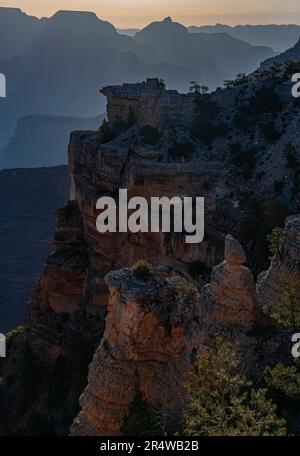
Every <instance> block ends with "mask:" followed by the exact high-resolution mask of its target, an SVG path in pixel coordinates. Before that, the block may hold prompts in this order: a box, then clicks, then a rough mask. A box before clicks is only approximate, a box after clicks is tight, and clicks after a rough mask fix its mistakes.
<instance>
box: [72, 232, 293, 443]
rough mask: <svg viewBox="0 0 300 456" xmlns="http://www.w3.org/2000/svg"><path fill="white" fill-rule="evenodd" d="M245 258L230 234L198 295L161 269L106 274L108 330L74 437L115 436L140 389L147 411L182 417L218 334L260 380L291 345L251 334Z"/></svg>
mask: <svg viewBox="0 0 300 456" xmlns="http://www.w3.org/2000/svg"><path fill="white" fill-rule="evenodd" d="M245 261H246V256H245V253H244V250H243V248H242V247H241V245H240V244H239V243H238V242H237V241H236V240H235V239H234V238H233V237H232V236H227V237H226V240H225V261H224V262H223V263H221V264H220V265H218V266H216V267H215V268H214V269H213V272H212V276H211V282H210V284H208V285H206V286H204V287H203V288H202V290H201V291H200V292H199V291H198V288H197V286H196V285H195V283H192V282H191V281H190V280H187V279H186V277H184V276H182V275H181V274H180V273H178V272H176V271H175V270H173V269H171V268H169V267H166V266H165V265H163V264H158V265H156V267H155V269H154V273H153V275H152V276H151V277H150V278H148V279H145V280H138V279H137V278H136V277H135V273H134V270H132V269H129V268H127V269H122V270H120V271H116V272H111V273H109V274H108V275H107V276H106V279H105V280H106V283H107V284H108V286H109V289H110V296H109V303H108V316H107V319H106V330H105V333H104V335H103V339H102V343H101V345H100V346H99V347H98V349H97V351H96V353H95V356H94V359H93V361H92V363H91V365H90V368H89V376H88V386H87V388H86V389H85V391H84V393H83V395H82V396H81V399H80V405H81V407H82V411H81V412H80V414H79V415H78V417H77V418H76V420H75V421H74V423H73V425H72V428H71V433H72V435H77V436H78V435H80V436H82V435H85V436H87V435H118V434H120V433H121V430H122V424H123V419H124V417H125V416H126V415H127V414H128V411H129V407H130V405H131V404H132V402H133V400H134V397H135V394H136V392H137V391H139V392H141V393H142V395H143V397H144V398H145V399H146V401H147V403H148V404H150V405H151V406H153V407H158V406H159V405H160V404H163V406H164V407H165V408H166V410H168V411H169V413H170V414H171V415H172V416H179V417H180V415H181V413H182V412H183V411H184V409H185V406H186V399H187V396H186V394H187V392H186V386H187V383H188V381H189V375H190V374H191V371H192V370H193V369H194V363H195V361H196V359H197V357H199V356H200V357H201V354H203V353H204V352H205V350H206V349H207V347H209V346H211V345H212V344H215V343H216V337H217V336H223V337H224V338H226V339H227V340H228V339H229V340H233V341H237V340H238V341H239V344H240V349H241V351H242V353H243V368H244V369H245V372H247V373H248V374H249V375H250V376H251V375H254V376H255V380H256V381H257V380H258V378H259V376H261V374H262V371H263V368H264V366H265V364H266V362H267V358H270V357H271V358H272V356H274V358H276V357H278V356H279V354H280V351H282V350H283V346H284V345H285V348H286V347H287V345H288V341H282V339H280V337H278V335H273V336H271V337H270V338H269V340H268V341H266V340H264V338H262V337H257V336H255V331H254V330H255V328H256V327H258V326H259V325H260V324H261V323H262V317H261V308H260V307H259V305H258V295H257V292H256V289H255V282H254V278H253V275H252V273H251V271H250V270H249V269H248V268H246V267H245V266H243V263H244V262H245ZM282 342H283V343H282ZM272 344H273V345H272ZM258 347H259V351H258ZM216 375H217V373H216ZM179 419H180V418H179Z"/></svg>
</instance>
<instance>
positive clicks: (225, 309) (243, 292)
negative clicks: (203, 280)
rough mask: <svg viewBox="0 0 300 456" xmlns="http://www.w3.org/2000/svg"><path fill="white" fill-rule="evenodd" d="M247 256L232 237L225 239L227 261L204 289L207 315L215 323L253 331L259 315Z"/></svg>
mask: <svg viewBox="0 0 300 456" xmlns="http://www.w3.org/2000/svg"><path fill="white" fill-rule="evenodd" d="M245 262H246V254H245V252H244V249H243V248H242V246H241V245H240V244H239V242H238V241H237V240H236V239H234V238H233V237H232V236H227V237H226V239H225V260H224V261H223V263H221V264H220V265H218V266H215V267H214V268H213V270H212V275H211V283H210V284H209V285H207V286H205V287H204V289H203V299H204V301H205V302H206V309H207V311H208V313H207V316H208V315H210V317H209V319H210V321H211V322H212V323H214V324H222V325H224V326H226V325H229V326H230V325H236V326H238V327H241V328H244V329H245V330H246V329H251V328H252V327H253V325H254V323H255V318H256V313H257V296H256V289H255V281H254V277H253V274H252V272H251V271H250V269H248V268H247V267H245V266H244V263H245Z"/></svg>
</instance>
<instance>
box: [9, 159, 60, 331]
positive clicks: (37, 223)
mask: <svg viewBox="0 0 300 456" xmlns="http://www.w3.org/2000/svg"><path fill="white" fill-rule="evenodd" d="M68 188H69V175H68V171H67V167H64V166H61V167H56V168H39V169H36V170H32V169H14V170H10V171H1V172H0V217H1V227H0V249H1V256H0V332H2V333H3V332H6V331H8V330H10V329H13V328H14V327H15V326H16V325H18V324H20V323H21V322H23V319H24V314H25V308H26V302H27V300H28V298H29V296H30V291H31V287H32V285H33V283H34V282H35V280H36V277H37V275H38V274H39V273H40V271H41V268H42V267H43V263H44V261H45V259H46V257H47V255H48V252H49V249H50V241H51V238H52V232H53V218H52V213H53V211H54V210H55V209H56V208H57V207H58V206H60V205H61V204H62V203H63V201H64V200H65V199H66V197H67V194H68Z"/></svg>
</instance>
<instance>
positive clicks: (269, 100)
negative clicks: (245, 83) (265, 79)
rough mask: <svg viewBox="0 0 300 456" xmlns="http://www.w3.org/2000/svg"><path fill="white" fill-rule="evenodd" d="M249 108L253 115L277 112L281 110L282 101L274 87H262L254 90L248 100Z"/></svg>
mask: <svg viewBox="0 0 300 456" xmlns="http://www.w3.org/2000/svg"><path fill="white" fill-rule="evenodd" d="M249 109H250V111H251V112H252V113H253V114H255V115H258V116H259V115H262V114H277V113H278V112H280V111H281V110H282V103H281V101H280V100H279V98H278V95H277V93H276V91H275V88H274V87H263V88H261V89H259V90H257V91H256V93H255V94H254V95H253V96H252V98H251V99H250V102H249Z"/></svg>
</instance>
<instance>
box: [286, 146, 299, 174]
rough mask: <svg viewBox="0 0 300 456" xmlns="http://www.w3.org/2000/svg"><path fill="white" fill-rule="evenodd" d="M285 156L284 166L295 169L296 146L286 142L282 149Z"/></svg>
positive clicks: (297, 165)
mask: <svg viewBox="0 0 300 456" xmlns="http://www.w3.org/2000/svg"><path fill="white" fill-rule="evenodd" d="M284 154H285V158H286V166H287V167H288V168H290V169H297V168H298V167H299V162H298V160H297V156H296V148H295V147H294V146H293V145H292V144H288V145H287V146H286V148H285V150H284Z"/></svg>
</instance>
